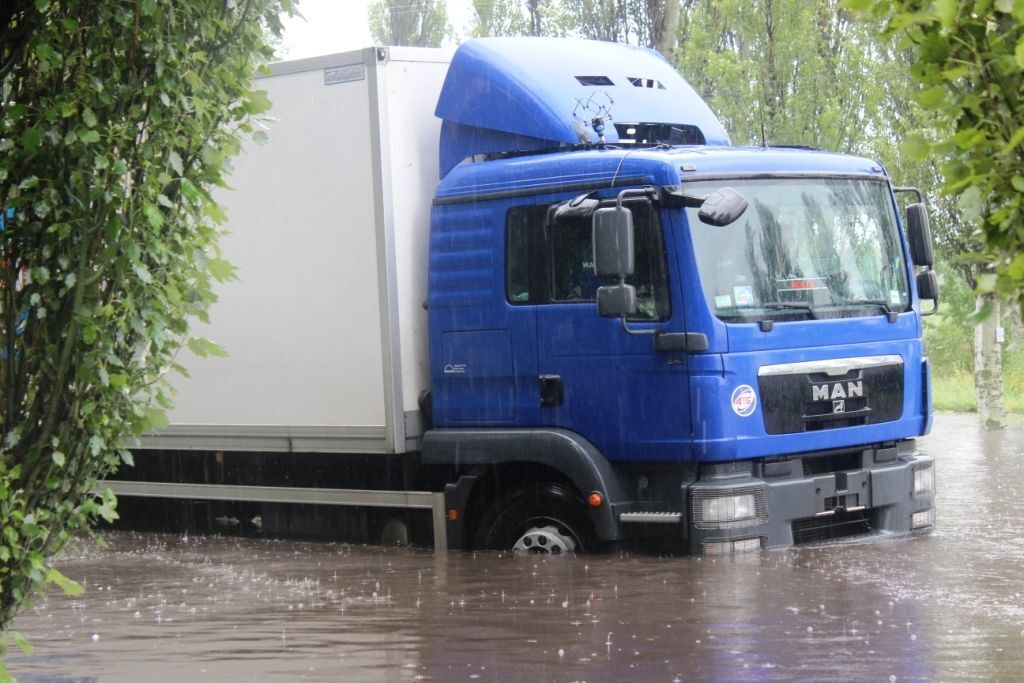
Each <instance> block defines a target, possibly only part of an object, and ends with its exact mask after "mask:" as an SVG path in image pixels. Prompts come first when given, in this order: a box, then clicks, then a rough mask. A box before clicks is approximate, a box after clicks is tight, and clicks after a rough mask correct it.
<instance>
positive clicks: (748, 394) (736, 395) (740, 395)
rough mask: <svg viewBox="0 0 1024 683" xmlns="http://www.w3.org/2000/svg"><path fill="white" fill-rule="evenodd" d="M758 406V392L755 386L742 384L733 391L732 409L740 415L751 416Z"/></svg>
mask: <svg viewBox="0 0 1024 683" xmlns="http://www.w3.org/2000/svg"><path fill="white" fill-rule="evenodd" d="M756 407H757V394H756V393H754V387H752V386H750V385H749V384H741V385H739V386H738V387H736V388H735V389H734V390H733V392H732V411H733V412H734V413H736V414H737V415H739V416H740V417H750V416H751V415H753V414H754V408H756Z"/></svg>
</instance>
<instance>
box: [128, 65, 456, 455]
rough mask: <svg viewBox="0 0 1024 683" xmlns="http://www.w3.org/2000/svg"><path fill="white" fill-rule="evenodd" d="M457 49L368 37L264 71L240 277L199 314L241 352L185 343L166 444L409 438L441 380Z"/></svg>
mask: <svg viewBox="0 0 1024 683" xmlns="http://www.w3.org/2000/svg"><path fill="white" fill-rule="evenodd" d="M450 58H451V53H450V51H447V50H439V49H427V48H368V49H365V50H360V51H357V52H349V53H343V54H335V55H329V56H324V57H316V58H312V59H303V60H298V61H292V62H282V63H279V64H275V65H274V66H273V67H272V74H271V75H270V76H268V77H265V78H262V79H260V81H259V83H258V85H259V87H260V88H262V89H264V90H266V91H267V92H268V94H269V96H270V99H271V101H272V102H273V106H272V108H271V110H270V112H269V117H270V119H269V120H268V121H267V122H266V124H267V136H268V141H267V142H266V143H265V144H257V143H256V142H254V141H252V140H246V142H245V144H244V146H243V150H242V153H241V154H239V156H238V157H237V158H235V159H234V161H233V162H232V163H233V165H234V170H233V172H232V174H231V176H230V178H229V183H230V185H231V187H232V189H231V190H228V191H224V192H221V193H219V194H218V195H217V199H218V201H219V202H220V203H221V205H222V206H223V208H224V209H225V211H226V213H227V216H228V222H227V224H226V234H225V235H224V236H223V238H222V240H221V245H222V248H223V252H224V255H225V257H226V258H227V259H228V260H230V261H231V262H233V263H234V264H235V266H236V268H237V274H238V279H237V280H235V281H232V282H229V283H225V284H223V285H221V286H219V287H218V289H217V294H218V296H219V301H218V302H217V303H216V304H215V305H214V306H213V308H212V310H211V311H210V320H211V324H210V325H208V326H207V325H203V324H201V323H197V324H196V325H195V326H194V328H193V332H194V333H195V334H197V335H200V336H204V337H206V338H208V339H211V340H213V341H216V342H217V343H219V344H221V345H223V346H224V347H225V348H226V349H227V351H228V353H229V357H227V358H197V357H195V356H192V355H187V356H185V357H183V359H182V360H181V362H182V364H183V365H184V366H185V367H186V368H187V369H188V371H189V374H190V378H189V379H185V378H182V377H175V378H173V379H172V384H173V385H174V387H175V388H176V390H177V396H176V398H175V404H176V405H175V408H174V410H173V411H172V412H171V413H170V415H169V418H170V424H169V426H168V427H167V428H166V429H165V430H163V431H161V432H160V433H159V434H156V435H152V436H147V437H145V438H143V439H142V443H141V446H142V447H144V448H154V449H172V450H174V449H186V450H192V449H206V450H244V451H283V452H290V451H294V452H306V453H310V452H333V453H349V452H355V453H403V452H406V451H407V450H415V449H416V448H417V444H418V436H419V434H420V429H419V420H418V405H417V399H418V397H419V395H420V393H421V392H422V391H425V390H427V389H428V388H429V381H430V380H429V376H428V358H427V318H426V311H425V310H424V309H423V303H424V302H425V300H426V296H427V292H426V285H427V276H426V268H427V241H428V236H429V222H430V201H431V197H432V196H433V193H434V189H435V186H436V185H437V180H438V160H437V145H438V135H439V132H440V126H441V122H440V120H439V119H437V118H436V117H435V116H434V112H433V107H434V103H435V102H436V101H437V97H438V93H439V92H440V90H441V85H442V82H443V80H444V76H445V73H446V71H447V66H448V62H449V61H450Z"/></svg>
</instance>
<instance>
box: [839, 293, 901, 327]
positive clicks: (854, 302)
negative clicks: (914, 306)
mask: <svg viewBox="0 0 1024 683" xmlns="http://www.w3.org/2000/svg"><path fill="white" fill-rule="evenodd" d="M843 305H844V306H878V307H879V308H881V309H882V312H883V313H885V317H886V318H888V319H889V322H891V323H894V322H896V317H897V315H898V313H897V312H896V311H895V310H894V309H893V307H892V306H890V305H889V302H888V301H886V300H885V299H851V300H849V301H844V302H843Z"/></svg>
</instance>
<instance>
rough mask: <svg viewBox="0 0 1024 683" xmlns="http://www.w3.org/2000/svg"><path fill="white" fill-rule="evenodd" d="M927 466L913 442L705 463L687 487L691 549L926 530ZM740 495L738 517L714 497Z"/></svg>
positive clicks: (930, 475) (929, 501) (930, 519)
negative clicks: (788, 456) (733, 516)
mask: <svg viewBox="0 0 1024 683" xmlns="http://www.w3.org/2000/svg"><path fill="white" fill-rule="evenodd" d="M929 468H934V460H933V458H931V457H930V456H926V455H921V454H919V453H918V452H917V451H916V447H915V444H914V442H913V441H905V442H901V443H899V444H897V445H894V446H891V447H886V448H872V449H864V450H859V451H837V452H835V453H826V454H814V455H807V456H798V457H793V458H788V459H776V460H768V461H766V462H746V463H729V464H722V465H710V466H707V467H705V468H704V469H703V470H702V472H701V477H700V479H699V480H698V481H697V482H694V483H692V484H689V485H687V486H686V491H685V494H686V495H685V500H686V501H687V514H686V521H687V523H688V526H689V528H688V534H687V536H688V545H689V549H690V551H691V552H692V553H694V554H714V553H728V552H734V551H742V550H755V549H758V548H778V547H786V546H791V545H800V544H805V543H814V542H823V541H835V540H839V539H843V538H850V537H869V536H884V535H908V534H911V533H927V532H929V531H931V529H932V528H933V526H934V519H935V516H934V470H933V469H932V470H931V472H928V471H927V470H929ZM915 471H919V474H918V477H917V480H916V481H915ZM924 475H927V476H924ZM740 498H742V502H743V505H740V506H739V507H738V508H737V512H736V515H737V516H738V518H730V517H729V516H728V513H726V514H724V515H723V513H722V512H721V510H724V509H727V507H728V506H725V505H719V504H718V503H717V502H711V501H715V499H719V500H723V499H724V500H727V501H734V500H740ZM751 503H752V504H751ZM709 512H712V513H713V514H712V515H711V516H710V518H709Z"/></svg>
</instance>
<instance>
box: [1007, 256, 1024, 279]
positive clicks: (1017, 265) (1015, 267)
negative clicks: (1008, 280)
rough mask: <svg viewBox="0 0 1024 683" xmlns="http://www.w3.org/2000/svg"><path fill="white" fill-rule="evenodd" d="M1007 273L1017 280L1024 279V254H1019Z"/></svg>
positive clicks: (1011, 262)
mask: <svg viewBox="0 0 1024 683" xmlns="http://www.w3.org/2000/svg"><path fill="white" fill-rule="evenodd" d="M1006 273H1007V274H1008V275H1009V276H1010V277H1012V278H1013V279H1015V280H1020V279H1024V254H1019V255H1018V256H1017V257H1016V258H1015V259H1013V260H1012V261H1010V265H1008V266H1007V267H1006Z"/></svg>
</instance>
